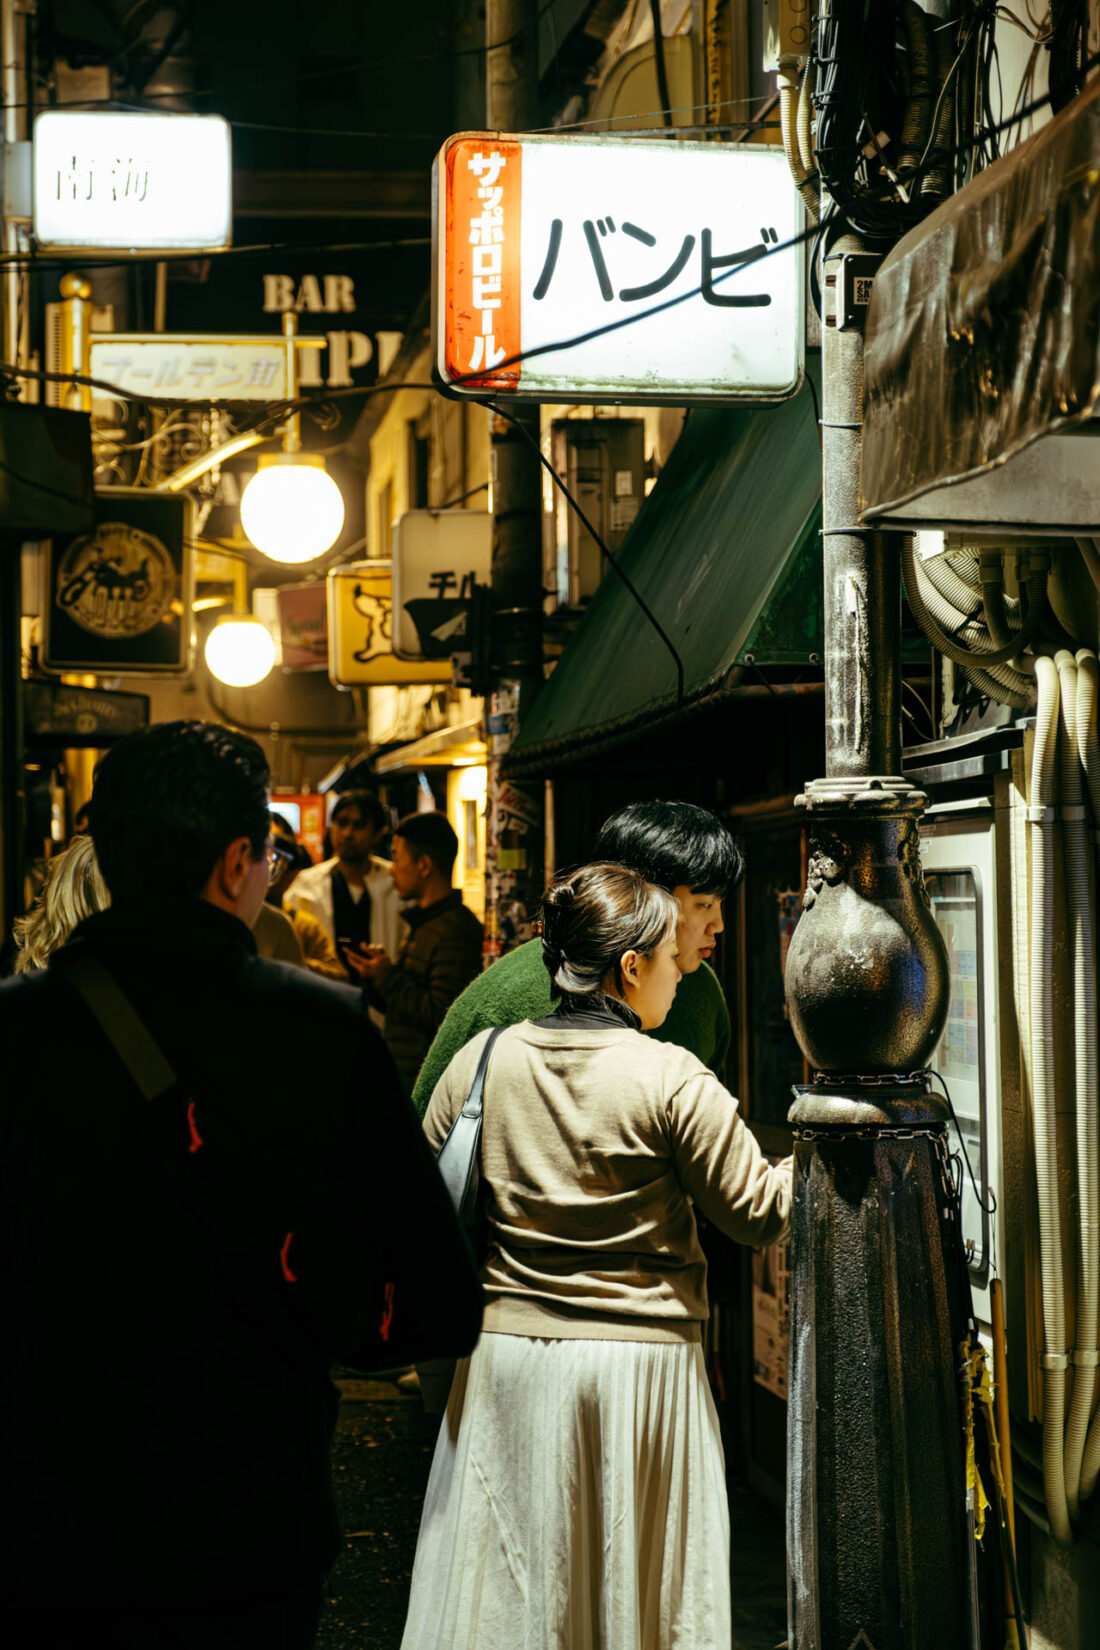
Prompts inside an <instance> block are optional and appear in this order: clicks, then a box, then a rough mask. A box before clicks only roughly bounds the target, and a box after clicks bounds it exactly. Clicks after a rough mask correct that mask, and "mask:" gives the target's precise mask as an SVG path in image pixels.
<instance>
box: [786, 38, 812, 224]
mask: <svg viewBox="0 0 1100 1650" xmlns="http://www.w3.org/2000/svg"><path fill="white" fill-rule="evenodd" d="M811 74H812V70H811V68H810V65H809V64H808V63H807V64H805V65H804V66H803V67H802V68H801V69H800V68H799V65H798V64H797V63H790V64H786V63H782V64H780V66H779V73H778V76H777V80H776V84H777V86H778V87H779V125H780V129H781V132H782V136H783V153H784V154H785V155H786V157H787V165H788V166H789V167H790V172H791V177H792V178H793V179H794V186H795V188H796V189H797V190H798V193H799V194H800V195H801V196H802V199H803V200H804V201H805V203H806V205H807V206H808V207H809V209H810V212H811V214H812V215H813V217H815V218H816V217H817V214H818V209H819V207H820V205H821V198H820V194H819V192H818V188H817V167H816V165H815V164H814V162H813V151H812V139H811V136H810V114H811V107H812V105H811V97H810V94H811V92H812V89H813V87H812V81H811Z"/></svg>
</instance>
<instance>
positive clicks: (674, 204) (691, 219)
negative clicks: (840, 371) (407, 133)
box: [433, 133, 805, 403]
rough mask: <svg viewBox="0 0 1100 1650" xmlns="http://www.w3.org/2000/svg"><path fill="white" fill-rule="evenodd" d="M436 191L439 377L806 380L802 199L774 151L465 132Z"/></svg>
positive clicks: (587, 396) (722, 390)
mask: <svg viewBox="0 0 1100 1650" xmlns="http://www.w3.org/2000/svg"><path fill="white" fill-rule="evenodd" d="M435 195H436V202H437V217H436V225H435V241H434V253H435V281H434V288H433V303H434V308H433V327H434V342H435V357H436V367H437V370H438V373H439V376H440V377H441V378H442V380H443V381H444V382H445V383H446V384H447V385H449V386H450V388H451V390H452V391H455V392H458V393H463V394H468V395H484V394H485V393H486V392H487V391H488V392H490V393H493V394H497V395H500V394H504V395H509V394H511V395H518V396H527V397H530V398H532V399H535V400H551V401H553V400H567V399H568V400H572V401H578V400H585V401H640V402H653V401H673V402H677V403H682V402H688V401H738V400H748V401H776V400H782V399H783V398H784V397H786V396H788V395H793V394H794V392H795V391H796V390H797V389H798V387H799V385H800V383H801V382H802V368H803V356H804V336H805V329H804V299H803V251H802V245H801V242H799V241H798V237H799V234H800V232H801V230H802V226H803V209H802V203H801V201H800V199H799V197H798V194H797V192H796V191H795V188H794V185H793V183H792V182H791V177H790V172H789V169H788V167H787V163H786V159H785V157H784V155H783V152H782V150H777V149H772V148H750V147H746V146H743V145H741V144H714V143H685V142H676V143H666V142H664V141H661V142H656V141H649V140H644V141H643V140H639V139H637V138H634V139H623V138H553V137H551V138H523V139H517V138H509V137H500V136H498V135H495V134H492V133H482V134H478V133H474V134H470V133H464V134H462V135H460V136H458V137H454V138H450V139H449V140H448V142H447V143H446V145H445V146H444V148H443V150H442V151H441V153H440V155H439V157H438V159H437V160H436V191H435ZM795 242H797V244H792V243H795Z"/></svg>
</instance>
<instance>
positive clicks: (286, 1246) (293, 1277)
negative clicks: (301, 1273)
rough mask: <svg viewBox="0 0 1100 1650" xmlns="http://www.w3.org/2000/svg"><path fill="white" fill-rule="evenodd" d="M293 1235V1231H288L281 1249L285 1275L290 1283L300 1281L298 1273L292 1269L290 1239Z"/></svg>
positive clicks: (280, 1256) (280, 1253)
mask: <svg viewBox="0 0 1100 1650" xmlns="http://www.w3.org/2000/svg"><path fill="white" fill-rule="evenodd" d="M293 1236H294V1233H293V1232H288V1233H287V1235H286V1240H285V1242H284V1243H283V1246H282V1248H281V1249H280V1250H279V1259H280V1260H281V1261H282V1263H283V1277H284V1278H285V1279H286V1281H287V1282H288V1283H297V1281H298V1275H297V1273H296V1272H292V1271H291V1270H290V1258H289V1257H290V1240H291V1238H292V1237H293Z"/></svg>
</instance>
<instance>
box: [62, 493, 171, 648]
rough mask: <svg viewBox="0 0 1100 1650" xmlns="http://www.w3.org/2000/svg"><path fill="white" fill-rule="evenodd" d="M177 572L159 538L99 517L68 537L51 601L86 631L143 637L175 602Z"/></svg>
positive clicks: (97, 634) (115, 637)
mask: <svg viewBox="0 0 1100 1650" xmlns="http://www.w3.org/2000/svg"><path fill="white" fill-rule="evenodd" d="M177 585H178V573H177V570H176V567H175V564H174V563H173V561H172V558H171V556H170V555H169V554H168V551H167V550H166V549H165V547H164V545H163V544H162V543H161V542H160V540H159V539H157V538H154V537H153V535H152V534H151V533H143V532H141V531H140V530H139V529H138V528H136V527H129V526H127V525H126V524H125V523H124V522H119V521H105V522H102V523H101V524H100V526H99V527H97V528H96V531H95V533H94V534H86V535H85V536H84V537H83V538H78V539H75V540H74V541H73V543H72V544H71V545H70V546H69V548H68V550H67V551H66V552H65V554H64V556H63V557H62V559H61V564H60V566H59V567H58V570H57V590H56V599H57V605H58V607H59V608H61V610H62V611H63V612H64V613H67V614H68V615H69V617H70V618H71V619H73V620H74V622H75V623H76V624H78V625H79V626H80V627H81V629H82V630H86V631H88V632H89V634H90V635H92V636H103V637H108V638H110V639H112V640H117V639H118V638H120V637H124V638H125V637H131V636H143V635H144V634H145V633H146V631H149V630H152V629H153V628H154V626H155V625H157V624H159V623H160V621H161V620H162V619H163V618H164V616H165V614H167V613H168V612H169V611H170V609H171V607H172V604H173V602H174V601H175V602H178V601H179V592H178V589H177Z"/></svg>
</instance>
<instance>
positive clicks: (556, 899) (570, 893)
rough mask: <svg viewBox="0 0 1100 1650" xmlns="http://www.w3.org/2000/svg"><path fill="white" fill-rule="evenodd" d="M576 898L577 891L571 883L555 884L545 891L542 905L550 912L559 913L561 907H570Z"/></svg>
mask: <svg viewBox="0 0 1100 1650" xmlns="http://www.w3.org/2000/svg"><path fill="white" fill-rule="evenodd" d="M576 897H577V890H576V889H575V888H574V887H573V884H572V883H571V882H559V883H556V884H555V886H554V887H553V888H548V889H547V890H546V898H545V900H544V902H543V903H544V904H545V905H546V907H547V909H548V910H550V911H560V910H561V908H562V907H563V906H566V905H572V903H573V901H574V900H575V899H576Z"/></svg>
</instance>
